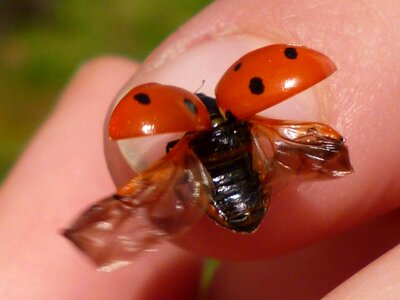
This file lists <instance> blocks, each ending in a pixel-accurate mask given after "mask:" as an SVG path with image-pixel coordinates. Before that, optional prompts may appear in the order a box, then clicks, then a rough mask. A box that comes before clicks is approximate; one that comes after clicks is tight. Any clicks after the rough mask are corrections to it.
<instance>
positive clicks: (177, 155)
mask: <svg viewBox="0 0 400 300" xmlns="http://www.w3.org/2000/svg"><path fill="white" fill-rule="evenodd" d="M190 139H191V138H190V137H189V136H185V137H184V138H182V140H181V141H180V142H179V143H178V144H177V145H176V146H175V147H174V148H173V149H172V150H171V151H170V152H169V153H168V154H167V155H166V156H165V157H164V158H162V159H161V160H160V161H158V162H157V163H156V164H155V165H154V166H153V167H151V168H149V169H148V170H146V171H144V172H143V173H141V174H139V175H138V176H136V177H135V178H133V179H132V180H131V181H130V182H128V183H127V184H126V185H125V186H123V187H121V188H120V189H119V190H118V192H117V193H116V194H115V195H114V196H111V197H109V198H106V199H104V200H102V201H100V202H98V203H97V204H95V205H93V206H92V207H90V208H89V209H88V210H87V211H86V212H84V213H83V214H82V215H81V216H80V217H79V218H78V219H77V220H76V221H75V222H74V224H73V225H72V226H71V227H70V228H69V229H67V230H66V231H65V233H64V235H65V236H66V237H67V238H68V239H70V240H71V241H72V242H73V243H74V244H75V245H76V246H77V247H78V248H80V249H81V250H82V251H83V252H84V253H86V254H87V255H88V256H89V257H90V258H91V259H92V260H93V261H94V262H95V263H96V265H98V266H99V267H100V269H102V270H105V271H110V270H112V269H115V268H117V267H120V266H122V265H126V264H129V262H130V261H131V260H132V259H133V258H135V256H136V255H137V254H139V253H141V252H143V251H144V250H147V249H149V248H150V247H152V246H153V245H154V244H155V243H157V242H159V241H161V240H163V239H169V238H173V237H175V236H177V235H179V234H181V233H183V232H185V231H186V230H188V229H190V228H191V226H192V225H194V224H195V223H196V222H197V221H198V220H199V218H200V217H201V216H202V215H203V212H204V210H205V207H206V206H207V204H208V202H209V197H210V195H211V189H212V181H211V179H210V177H209V175H208V173H207V171H206V170H205V168H204V167H203V165H202V164H201V162H200V161H199V160H198V158H197V157H196V156H195V155H194V153H193V152H192V151H191V149H190V148H189V147H188V143H189V141H190Z"/></svg>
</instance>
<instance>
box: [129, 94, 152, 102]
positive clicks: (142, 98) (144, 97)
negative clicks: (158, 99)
mask: <svg viewBox="0 0 400 300" xmlns="http://www.w3.org/2000/svg"><path fill="white" fill-rule="evenodd" d="M133 99H135V100H136V101H137V102H139V103H140V104H144V105H148V104H150V102H151V101H150V97H149V95H147V94H144V93H139V94H135V95H134V96H133Z"/></svg>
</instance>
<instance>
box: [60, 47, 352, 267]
mask: <svg viewBox="0 0 400 300" xmlns="http://www.w3.org/2000/svg"><path fill="white" fill-rule="evenodd" d="M335 70H336V67H335V64H334V63H333V62H332V61H331V60H330V59H329V58H328V57H327V56H325V55H324V54H322V53H319V52H317V51H315V50H312V49H309V48H306V47H302V46H295V45H286V44H277V45H270V46H266V47H263V48H260V49H256V50H254V51H252V52H250V53H248V54H246V55H244V56H243V57H241V58H240V59H238V60H237V61H236V62H235V63H233V65H232V66H231V67H229V68H228V70H227V71H226V73H225V74H224V75H223V76H222V78H221V79H220V81H219V83H218V84H217V86H216V89H215V98H213V97H210V96H207V95H205V94H202V93H191V92H189V91H186V90H184V89H181V88H179V87H175V86H169V85H163V84H159V83H146V84H142V85H140V86H137V87H135V88H133V89H132V90H130V91H129V92H128V93H127V94H126V95H125V96H124V97H123V98H122V99H121V100H120V101H119V103H118V104H117V105H116V107H115V108H114V110H113V112H112V115H111V117H110V121H109V126H108V133H109V137H110V138H111V139H112V140H121V139H128V138H135V137H142V136H149V135H157V134H163V133H171V132H185V134H184V135H183V137H182V138H180V139H179V140H175V141H170V142H169V143H167V145H165V147H166V154H165V156H164V157H163V158H161V159H160V160H159V161H157V162H156V163H155V164H154V165H152V166H151V167H150V168H148V169H146V170H144V171H143V172H142V173H140V174H139V175H137V176H136V177H134V178H133V179H132V180H130V181H129V182H128V183H126V184H125V185H124V186H122V187H121V188H119V189H118V191H117V192H116V193H115V194H114V195H113V196H111V197H108V198H106V199H104V200H102V201H101V202H98V203H97V204H95V205H94V206H92V207H90V208H89V209H88V210H87V211H86V212H84V213H83V214H82V215H81V216H80V217H79V218H78V220H76V222H75V223H74V224H73V225H72V226H71V227H70V228H69V229H67V230H66V231H65V236H66V237H67V238H68V239H70V240H71V241H72V242H73V243H74V244H76V245H77V246H78V247H79V248H81V249H82V250H83V251H84V252H86V253H87V254H88V255H89V256H90V257H91V258H92V259H93V260H94V261H95V262H96V263H97V264H98V265H99V266H103V267H104V266H105V267H108V268H114V267H116V266H119V265H121V264H126V263H129V261H130V260H131V259H132V258H133V257H134V256H135V255H136V254H138V253H140V252H141V251H143V250H145V249H147V248H148V247H149V246H151V245H152V244H153V243H155V242H157V241H159V240H161V239H168V238H172V237H175V236H176V235H178V234H181V233H183V232H185V230H187V229H189V228H190V227H191V226H192V225H193V224H194V223H195V222H197V221H198V220H199V218H201V216H202V215H203V213H204V211H205V212H206V214H207V215H208V216H209V217H210V218H211V219H212V220H214V221H215V222H216V223H217V224H219V225H221V226H223V227H225V228H227V229H229V230H232V231H234V232H238V233H252V232H254V231H255V230H256V229H257V228H258V227H259V225H260V223H261V222H262V220H263V219H264V216H265V214H266V212H267V209H268V205H269V202H270V196H271V189H272V188H273V186H274V185H275V184H276V183H277V182H278V183H279V182H282V181H285V180H286V179H287V178H291V177H293V175H295V176H296V177H297V176H300V177H301V178H305V179H307V178H318V179H319V178H335V177H342V176H345V175H347V174H349V173H351V172H352V167H351V164H350V160H349V154H348V149H347V147H346V145H345V143H344V139H343V137H342V136H341V135H340V134H339V133H338V132H337V131H335V130H334V129H333V128H331V127H329V126H328V125H325V124H321V123H311V122H295V121H286V120H275V119H268V118H264V117H261V116H259V115H257V113H259V112H261V111H263V110H265V109H267V108H269V107H271V106H273V105H275V104H277V103H279V102H281V101H284V100H286V99H288V98H290V97H291V96H293V95H295V94H297V93H299V92H301V91H303V90H305V89H307V88H309V87H311V86H313V85H314V84H316V83H318V82H319V81H321V80H323V79H325V78H326V77H328V76H330V75H331V74H332V73H333V72H335Z"/></svg>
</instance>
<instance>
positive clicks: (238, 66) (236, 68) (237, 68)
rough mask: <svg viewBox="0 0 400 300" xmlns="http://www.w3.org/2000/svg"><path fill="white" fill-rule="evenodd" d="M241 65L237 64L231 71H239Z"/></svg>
mask: <svg viewBox="0 0 400 300" xmlns="http://www.w3.org/2000/svg"><path fill="white" fill-rule="evenodd" d="M241 66H242V63H237V64H236V65H235V66H234V67H233V71H235V72H237V71H239V69H240V68H241Z"/></svg>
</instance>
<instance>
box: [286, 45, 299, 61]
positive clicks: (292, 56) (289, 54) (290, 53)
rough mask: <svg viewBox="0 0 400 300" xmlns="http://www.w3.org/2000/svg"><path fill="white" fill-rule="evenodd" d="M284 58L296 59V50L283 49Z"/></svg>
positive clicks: (291, 48) (290, 48)
mask: <svg viewBox="0 0 400 300" xmlns="http://www.w3.org/2000/svg"><path fill="white" fill-rule="evenodd" d="M285 56H286V58H289V59H296V58H297V50H296V48H293V47H288V48H286V49H285Z"/></svg>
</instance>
